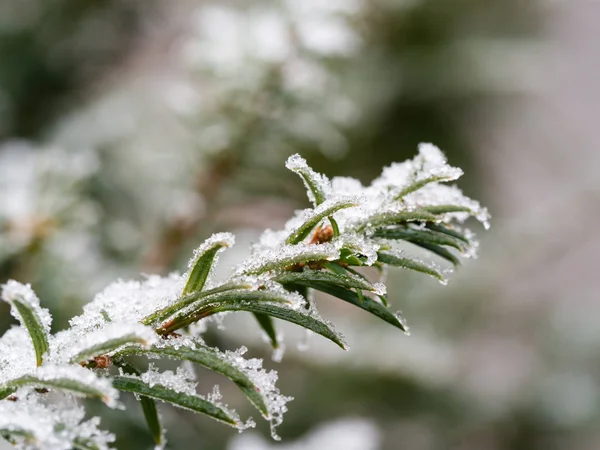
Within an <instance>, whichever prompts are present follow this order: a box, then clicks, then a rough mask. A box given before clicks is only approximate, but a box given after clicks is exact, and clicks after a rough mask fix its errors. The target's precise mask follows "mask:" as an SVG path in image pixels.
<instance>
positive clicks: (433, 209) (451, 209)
mask: <svg viewBox="0 0 600 450" xmlns="http://www.w3.org/2000/svg"><path fill="white" fill-rule="evenodd" d="M422 209H423V210H425V211H427V212H430V213H431V214H447V213H461V212H462V213H468V214H470V215H475V214H476V212H475V211H473V209H471V208H469V207H468V206H463V205H428V206H422Z"/></svg>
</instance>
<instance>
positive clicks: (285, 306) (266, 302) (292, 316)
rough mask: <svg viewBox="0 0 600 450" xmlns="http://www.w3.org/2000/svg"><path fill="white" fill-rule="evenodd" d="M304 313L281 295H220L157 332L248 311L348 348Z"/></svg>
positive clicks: (169, 330)
mask: <svg viewBox="0 0 600 450" xmlns="http://www.w3.org/2000/svg"><path fill="white" fill-rule="evenodd" d="M217 297H220V298H217ZM301 309H302V308H301V307H300V305H298V304H294V303H292V302H290V301H289V297H287V296H284V295H282V294H279V293H275V294H274V293H269V292H267V291H238V292H227V293H223V294H218V295H216V296H214V298H211V299H205V301H204V302H202V304H201V305H195V307H194V309H193V310H190V311H188V312H187V313H185V314H182V315H180V316H176V317H175V318H173V319H171V320H169V321H168V322H166V323H164V324H163V325H161V327H160V328H158V329H157V331H158V332H159V333H160V334H164V335H168V334H171V333H173V332H174V331H176V330H178V329H180V328H183V327H185V326H188V325H189V324H191V323H194V322H196V321H198V320H200V319H202V318H205V317H209V316H211V315H214V314H217V313H220V312H225V311H247V312H252V313H258V314H266V315H269V316H272V317H275V318H277V319H282V320H285V321H287V322H291V323H295V324H296V325H300V326H301V327H304V328H307V329H309V330H311V331H314V332H315V333H317V334H320V335H321V336H324V337H326V338H328V339H330V340H331V341H333V342H335V343H336V344H337V345H339V346H340V347H342V348H345V344H344V342H343V339H342V337H341V336H340V335H339V334H337V333H336V332H335V331H334V330H333V329H332V328H331V327H330V326H329V325H328V324H327V323H325V322H324V321H323V319H321V318H320V317H318V316H315V315H313V314H309V313H308V312H301V311H300V310H301Z"/></svg>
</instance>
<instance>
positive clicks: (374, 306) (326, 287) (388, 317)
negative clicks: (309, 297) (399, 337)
mask: <svg viewBox="0 0 600 450" xmlns="http://www.w3.org/2000/svg"><path fill="white" fill-rule="evenodd" d="M301 284H304V285H305V286H308V287H310V288H312V289H316V290H317V291H321V292H324V293H326V294H329V295H331V296H333V297H337V298H339V299H341V300H344V301H346V302H348V303H351V304H353V305H355V306H358V307H359V308H361V309H364V310H365V311H368V312H370V313H371V314H373V315H375V316H377V317H379V318H381V319H383V320H385V321H386V322H387V323H389V324H392V325H394V326H395V327H398V328H400V329H401V330H402V331H405V332H406V331H407V330H406V328H405V327H404V324H403V323H402V322H401V321H400V320H398V317H396V316H395V315H394V314H392V313H391V312H390V311H389V310H388V309H387V308H386V307H385V306H384V305H382V304H381V303H379V302H377V301H375V300H373V299H371V298H369V297H363V298H362V299H361V298H360V297H359V296H358V294H357V293H356V292H354V291H350V290H348V289H344V288H342V287H339V286H337V285H335V284H331V283H325V282H322V281H312V282H310V283H301Z"/></svg>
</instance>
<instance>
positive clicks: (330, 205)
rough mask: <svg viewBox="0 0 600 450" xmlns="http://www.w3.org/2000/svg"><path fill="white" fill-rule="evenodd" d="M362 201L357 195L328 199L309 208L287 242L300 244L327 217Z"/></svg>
mask: <svg viewBox="0 0 600 450" xmlns="http://www.w3.org/2000/svg"><path fill="white" fill-rule="evenodd" d="M359 204H360V201H359V199H358V198H356V197H345V198H335V199H331V200H326V201H325V202H323V203H321V204H320V205H319V206H317V207H316V208H315V209H314V210H309V212H307V213H306V214H305V216H304V217H303V219H304V220H303V223H302V224H300V225H299V226H298V227H297V228H296V229H295V230H294V231H293V232H292V233H291V234H290V235H289V236H288V238H287V239H286V241H285V242H286V244H298V243H299V242H302V241H303V240H304V238H306V236H308V235H309V234H310V232H311V231H312V230H313V229H314V228H315V227H316V226H317V225H318V224H319V223H320V222H321V221H322V220H323V219H324V218H326V217H328V216H330V215H332V214H333V213H335V212H336V211H339V210H341V209H345V208H352V207H355V206H358V205H359Z"/></svg>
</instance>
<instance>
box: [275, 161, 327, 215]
mask: <svg viewBox="0 0 600 450" xmlns="http://www.w3.org/2000/svg"><path fill="white" fill-rule="evenodd" d="M285 167H287V168H288V169H289V170H291V171H292V172H295V173H297V174H298V175H300V177H301V178H302V181H303V182H304V185H305V186H306V193H307V195H308V199H309V200H310V201H311V202H312V204H313V205H314V206H318V205H319V204H320V203H322V202H323V200H324V199H325V198H326V197H327V196H329V194H330V191H331V182H330V181H329V178H327V177H326V176H325V175H323V174H320V173H317V172H315V171H314V170H313V169H312V168H311V167H309V165H308V164H307V163H306V160H305V159H304V158H302V157H301V156H300V155H298V154H296V155H292V156H290V157H289V158H288V160H287V161H286V163H285ZM315 192H316V193H317V197H319V198H317V197H315Z"/></svg>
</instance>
